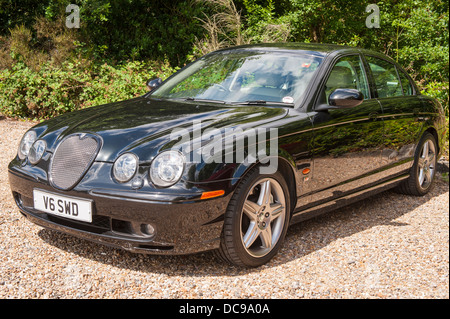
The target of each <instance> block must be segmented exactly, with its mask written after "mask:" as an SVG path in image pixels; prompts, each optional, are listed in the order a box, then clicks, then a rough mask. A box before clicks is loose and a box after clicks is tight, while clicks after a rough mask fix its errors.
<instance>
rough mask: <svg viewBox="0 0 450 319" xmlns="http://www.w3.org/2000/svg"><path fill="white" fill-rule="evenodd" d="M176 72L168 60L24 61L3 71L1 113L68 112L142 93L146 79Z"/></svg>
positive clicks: (0, 76)
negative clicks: (35, 67)
mask: <svg viewBox="0 0 450 319" xmlns="http://www.w3.org/2000/svg"><path fill="white" fill-rule="evenodd" d="M173 72H175V69H173V68H171V67H170V66H169V65H168V63H165V64H162V65H155V64H153V65H150V64H147V63H144V62H139V61H134V62H127V63H125V64H121V65H118V66H111V65H108V64H106V63H105V64H101V65H95V66H93V67H92V66H91V69H85V68H84V67H83V64H82V62H81V61H75V62H65V63H63V64H61V66H60V67H58V68H55V67H54V66H52V65H51V64H44V65H42V66H41V67H40V69H39V70H33V69H31V68H29V67H28V66H26V65H25V64H24V63H23V62H17V63H14V64H13V65H12V67H11V68H10V69H4V70H1V71H0V113H2V114H4V115H6V116H11V117H19V118H31V119H45V118H50V117H53V116H56V115H60V114H63V113H66V112H70V111H74V110H77V109H82V108H85V107H90V106H94V105H100V104H104V103H108V102H116V101H121V100H125V99H129V98H132V97H136V96H139V95H142V94H144V93H145V92H146V85H145V83H146V81H147V80H148V79H149V78H152V77H157V76H158V77H161V78H163V79H164V78H167V77H168V76H169V75H170V74H172V73H173Z"/></svg>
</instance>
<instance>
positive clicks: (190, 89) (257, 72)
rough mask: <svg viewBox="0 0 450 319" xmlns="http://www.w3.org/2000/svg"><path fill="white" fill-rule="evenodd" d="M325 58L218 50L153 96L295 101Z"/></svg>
mask: <svg viewBox="0 0 450 319" xmlns="http://www.w3.org/2000/svg"><path fill="white" fill-rule="evenodd" d="M321 62H322V57H319V56H314V55H308V54H306V53H305V54H302V53H301V52H293V53H286V52H284V53H283V52H253V51H251V52H249V51H225V52H218V53H214V54H210V55H207V56H205V57H203V58H201V59H199V60H197V61H196V62H194V63H192V64H191V65H189V66H188V67H186V68H185V69H183V70H181V71H179V72H178V73H177V74H175V75H174V76H173V77H171V78H170V79H169V80H168V81H166V82H165V83H164V84H163V85H162V86H161V87H159V88H158V89H156V90H155V91H154V92H153V93H152V94H151V96H152V97H154V98H163V99H164V98H165V99H191V100H208V101H217V102H226V103H240V102H249V101H261V102H267V103H268V104H269V103H270V102H277V103H283V104H289V105H293V104H294V102H296V101H298V100H299V99H301V98H302V96H303V95H304V93H305V91H306V88H307V87H308V84H309V83H310V82H311V80H312V79H313V77H314V75H315V73H316V70H317V69H318V67H319V65H320V63H321Z"/></svg>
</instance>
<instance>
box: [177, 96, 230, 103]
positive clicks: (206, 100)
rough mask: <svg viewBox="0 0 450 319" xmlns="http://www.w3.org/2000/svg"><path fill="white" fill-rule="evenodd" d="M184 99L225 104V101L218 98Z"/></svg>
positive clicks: (186, 99)
mask: <svg viewBox="0 0 450 319" xmlns="http://www.w3.org/2000/svg"><path fill="white" fill-rule="evenodd" d="M184 100H185V101H196V102H208V103H220V104H225V101H220V100H209V99H197V98H193V97H187V98H185V99H184Z"/></svg>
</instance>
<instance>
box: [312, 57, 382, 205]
mask: <svg viewBox="0 0 450 319" xmlns="http://www.w3.org/2000/svg"><path fill="white" fill-rule="evenodd" d="M337 88H351V89H357V90H359V91H361V92H362V93H363V95H364V101H363V103H362V104H360V105H358V106H356V107H353V108H344V109H328V110H326V111H318V112H312V113H311V114H310V116H311V117H312V118H313V126H314V129H313V130H314V142H313V170H312V171H313V176H312V178H311V181H310V183H311V187H310V189H313V192H312V193H311V204H314V205H317V204H321V203H323V202H327V201H330V200H334V199H338V198H339V197H342V196H345V195H347V194H349V193H350V192H352V191H355V190H357V189H358V188H362V187H364V186H367V184H368V183H369V184H370V183H371V182H370V181H369V180H368V179H370V178H371V177H372V175H373V174H374V173H376V171H377V170H378V169H379V168H380V166H381V155H382V145H383V121H382V119H381V117H380V116H381V114H382V110H381V106H380V104H379V103H378V101H377V100H376V99H372V98H371V94H370V92H369V86H368V81H367V76H366V73H365V71H364V67H363V62H362V60H361V57H360V56H359V55H349V56H345V57H342V58H340V59H339V60H337V61H336V63H335V64H334V66H333V68H332V70H331V72H330V74H329V76H328V79H327V81H326V84H325V86H324V87H323V88H322V92H321V96H322V101H319V103H318V104H322V103H328V97H329V96H330V94H331V92H333V91H334V90H335V89H337ZM373 182H375V181H373Z"/></svg>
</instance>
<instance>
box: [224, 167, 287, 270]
mask: <svg viewBox="0 0 450 319" xmlns="http://www.w3.org/2000/svg"><path fill="white" fill-rule="evenodd" d="M289 203H290V199H289V192H288V187H287V184H286V182H285V180H284V178H283V176H282V175H281V174H280V173H278V172H277V173H275V174H271V175H260V174H259V170H258V169H254V170H253V171H252V172H251V173H249V174H248V175H247V176H246V177H245V178H244V180H243V181H242V183H241V184H240V185H239V186H238V187H237V189H236V191H235V193H234V195H233V197H232V199H231V200H230V204H229V205H228V208H227V211H226V213H225V222H224V228H223V232H222V237H221V245H220V248H219V255H220V256H221V257H222V258H223V259H225V260H226V261H228V262H230V263H231V264H234V265H237V266H246V267H257V266H260V265H263V264H265V263H267V262H268V261H269V260H270V259H271V258H272V257H273V256H275V254H276V253H277V252H278V250H279V249H280V247H281V245H282V242H283V239H284V237H285V235H286V231H287V227H288V224H289V217H290V205H289Z"/></svg>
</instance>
